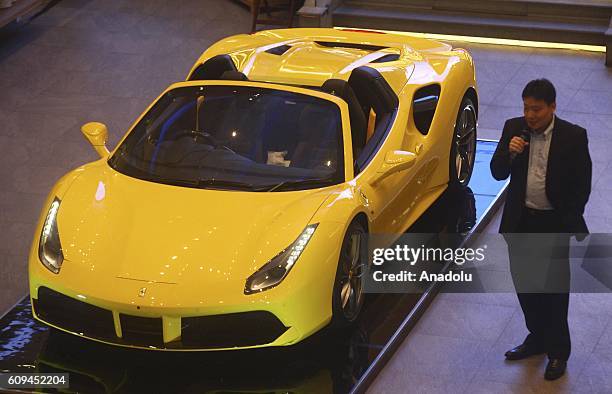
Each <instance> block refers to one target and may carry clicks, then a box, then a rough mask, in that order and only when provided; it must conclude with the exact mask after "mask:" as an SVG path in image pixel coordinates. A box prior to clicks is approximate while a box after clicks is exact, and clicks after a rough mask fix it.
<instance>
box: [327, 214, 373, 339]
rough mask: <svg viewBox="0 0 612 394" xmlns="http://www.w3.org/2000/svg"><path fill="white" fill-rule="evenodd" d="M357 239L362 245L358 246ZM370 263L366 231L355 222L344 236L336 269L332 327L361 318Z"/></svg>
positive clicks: (340, 327)
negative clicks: (365, 279)
mask: <svg viewBox="0 0 612 394" xmlns="http://www.w3.org/2000/svg"><path fill="white" fill-rule="evenodd" d="M355 242H358V244H357V245H355ZM354 253H357V256H355V254H354ZM355 258H356V259H357V260H355ZM367 264H368V258H367V236H366V230H365V228H364V226H363V225H362V224H361V223H359V222H358V221H353V222H352V223H351V224H350V225H349V227H348V229H347V230H346V234H345V235H344V240H343V241H342V248H341V249H340V257H339V259H338V267H337V269H336V278H335V280H334V288H333V294H332V313H333V315H332V322H331V326H332V328H334V329H343V328H346V327H348V326H350V325H351V324H352V323H354V322H355V321H356V320H357V318H358V317H359V313H360V312H361V308H362V307H363V302H364V299H365V294H364V292H363V275H364V274H365V271H366V270H365V269H366V266H367ZM353 297H354V298H353Z"/></svg>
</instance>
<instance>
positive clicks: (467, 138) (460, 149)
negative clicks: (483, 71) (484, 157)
mask: <svg viewBox="0 0 612 394" xmlns="http://www.w3.org/2000/svg"><path fill="white" fill-rule="evenodd" d="M476 123H477V115H476V108H475V106H474V102H473V101H472V100H471V99H470V98H468V97H464V98H463V100H462V101H461V106H460V107H459V113H458V114H457V122H456V123H455V130H454V131H453V140H452V144H451V152H450V163H449V186H451V187H458V188H460V189H464V188H466V187H467V185H468V183H469V182H470V178H471V177H472V172H473V170H474V162H475V158H476Z"/></svg>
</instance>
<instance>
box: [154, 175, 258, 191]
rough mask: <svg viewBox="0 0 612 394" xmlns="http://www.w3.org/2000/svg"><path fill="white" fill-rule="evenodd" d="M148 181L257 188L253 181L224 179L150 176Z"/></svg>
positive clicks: (198, 185) (184, 184)
mask: <svg viewBox="0 0 612 394" xmlns="http://www.w3.org/2000/svg"><path fill="white" fill-rule="evenodd" d="M146 179H147V180H148V181H151V182H157V183H165V184H168V185H173V186H186V187H193V188H205V187H206V186H220V187H223V188H235V189H244V190H255V187H254V186H253V184H251V183H244V182H238V181H228V180H224V179H215V178H209V179H177V178H162V177H156V176H148V177H147V178H146Z"/></svg>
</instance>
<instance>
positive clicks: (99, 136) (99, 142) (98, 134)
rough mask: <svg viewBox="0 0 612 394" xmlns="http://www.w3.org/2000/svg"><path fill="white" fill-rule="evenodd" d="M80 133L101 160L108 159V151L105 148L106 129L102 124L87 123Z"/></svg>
mask: <svg viewBox="0 0 612 394" xmlns="http://www.w3.org/2000/svg"><path fill="white" fill-rule="evenodd" d="M81 132H82V133H83V135H84V136H85V138H87V141H89V143H90V144H91V145H92V146H93V147H94V149H95V150H96V152H98V154H99V155H100V157H101V158H103V159H104V158H105V157H108V155H109V151H108V149H107V148H106V140H107V139H108V129H107V128H106V125H105V124H104V123H98V122H89V123H86V124H84V125H83V126H82V127H81Z"/></svg>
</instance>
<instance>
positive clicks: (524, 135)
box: [510, 129, 531, 159]
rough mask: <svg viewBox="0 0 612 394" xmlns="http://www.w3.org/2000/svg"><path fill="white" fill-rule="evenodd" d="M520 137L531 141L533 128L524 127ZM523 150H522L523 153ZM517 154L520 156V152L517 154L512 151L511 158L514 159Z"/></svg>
mask: <svg viewBox="0 0 612 394" xmlns="http://www.w3.org/2000/svg"><path fill="white" fill-rule="evenodd" d="M520 137H521V138H522V140H523V141H525V142H527V143H529V142H530V141H531V130H529V129H523V131H521V135H520ZM523 152H525V150H523ZM523 152H521V154H522V153H523ZM516 156H518V154H516V153H511V154H510V158H511V159H514V158H515V157H516Z"/></svg>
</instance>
